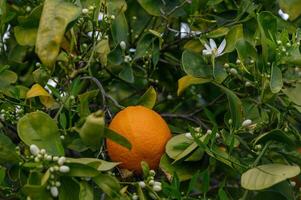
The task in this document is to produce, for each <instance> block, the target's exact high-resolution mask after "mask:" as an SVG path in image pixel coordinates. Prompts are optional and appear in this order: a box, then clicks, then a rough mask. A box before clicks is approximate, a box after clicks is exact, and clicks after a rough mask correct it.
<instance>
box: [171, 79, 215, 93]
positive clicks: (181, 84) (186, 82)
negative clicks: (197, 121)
mask: <svg viewBox="0 0 301 200" xmlns="http://www.w3.org/2000/svg"><path fill="white" fill-rule="evenodd" d="M208 82H210V79H205V78H196V77H193V76H190V75H186V76H183V77H182V78H180V79H179V80H178V92H177V94H178V96H180V95H181V94H182V92H183V91H184V90H185V89H186V88H187V87H189V86H191V85H195V84H203V83H208Z"/></svg>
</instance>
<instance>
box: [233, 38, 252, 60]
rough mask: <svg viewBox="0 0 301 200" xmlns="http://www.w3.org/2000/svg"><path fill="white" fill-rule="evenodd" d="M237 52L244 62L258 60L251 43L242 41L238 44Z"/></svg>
mask: <svg viewBox="0 0 301 200" xmlns="http://www.w3.org/2000/svg"><path fill="white" fill-rule="evenodd" d="M235 47H236V50H237V53H238V56H239V59H240V60H242V61H244V60H246V59H248V58H252V59H256V58H257V51H256V48H255V47H254V46H252V44H250V42H248V41H247V40H244V39H240V40H238V41H237V42H236V45H235Z"/></svg>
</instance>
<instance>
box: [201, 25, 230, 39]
mask: <svg viewBox="0 0 301 200" xmlns="http://www.w3.org/2000/svg"><path fill="white" fill-rule="evenodd" d="M228 32H229V28H227V27H219V28H217V29H215V30H213V31H210V32H209V33H207V35H206V36H207V37H208V38H218V37H221V36H224V35H227V34H228ZM227 42H228V41H227Z"/></svg>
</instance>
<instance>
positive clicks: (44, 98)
mask: <svg viewBox="0 0 301 200" xmlns="http://www.w3.org/2000/svg"><path fill="white" fill-rule="evenodd" d="M33 97H39V98H40V101H41V103H42V104H43V105H44V106H45V107H46V108H53V107H54V106H56V105H57V103H56V102H55V100H54V99H53V98H52V96H51V95H50V94H49V93H48V92H47V91H46V90H45V89H44V88H43V87H42V86H41V85H39V84H34V85H33V86H32V87H31V88H30V90H28V92H27V93H26V98H27V99H29V98H33Z"/></svg>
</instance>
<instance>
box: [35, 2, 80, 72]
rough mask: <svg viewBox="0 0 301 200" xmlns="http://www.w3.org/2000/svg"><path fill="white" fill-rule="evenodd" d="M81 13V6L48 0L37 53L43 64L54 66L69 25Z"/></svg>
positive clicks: (37, 41)
mask: <svg viewBox="0 0 301 200" xmlns="http://www.w3.org/2000/svg"><path fill="white" fill-rule="evenodd" d="M79 14H80V8H78V7H76V6H75V5H74V4H72V3H69V2H65V1H63V0H46V1H45V2H44V7H43V12H42V16H41V20H40V24H39V28H38V34H37V40H36V53H37V54H38V56H39V58H40V60H41V61H42V63H43V64H45V65H46V66H48V67H52V65H53V64H54V62H55V61H56V57H57V56H58V54H59V50H60V44H61V41H62V39H63V36H64V33H65V30H66V27H67V25H68V24H69V23H70V22H71V21H73V20H75V19H76V18H77V17H78V16H79Z"/></svg>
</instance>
